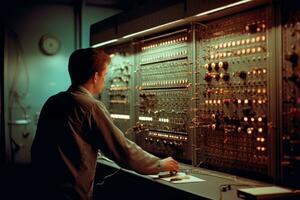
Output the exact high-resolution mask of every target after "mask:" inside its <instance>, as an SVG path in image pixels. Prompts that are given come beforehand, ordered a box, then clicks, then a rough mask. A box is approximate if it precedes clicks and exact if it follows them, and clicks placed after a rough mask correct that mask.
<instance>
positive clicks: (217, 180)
mask: <svg viewBox="0 0 300 200" xmlns="http://www.w3.org/2000/svg"><path fill="white" fill-rule="evenodd" d="M98 163H99V164H100V165H101V164H102V165H106V166H109V167H112V168H115V169H118V168H120V167H119V166H118V165H116V164H115V163H112V162H110V161H108V160H103V159H99V160H98ZM121 170H122V171H124V172H125V173H128V174H129V175H133V176H138V177H141V178H143V179H147V180H150V181H153V182H156V183H159V184H163V185H166V186H168V187H171V188H174V189H176V190H181V191H184V192H187V193H190V194H193V195H195V196H199V197H202V198H206V199H218V200H238V199H240V198H238V197H237V189H239V188H249V187H259V186H268V185H270V184H267V183H263V182H259V181H255V180H250V179H246V178H242V177H238V176H234V175H230V174H226V173H221V172H216V171H212V170H207V169H203V168H196V167H193V166H191V165H186V164H181V169H180V171H184V172H187V173H188V174H190V175H193V176H196V177H198V178H201V179H204V180H205V181H203V182H196V183H177V184H176V183H172V182H168V181H164V180H161V179H153V178H151V177H150V176H146V175H141V174H138V173H135V172H133V171H131V170H127V169H123V168H121ZM222 185H230V186H231V189H230V190H227V191H226V192H222V191H221V187H222Z"/></svg>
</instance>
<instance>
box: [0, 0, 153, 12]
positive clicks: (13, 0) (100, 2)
mask: <svg viewBox="0 0 300 200" xmlns="http://www.w3.org/2000/svg"><path fill="white" fill-rule="evenodd" d="M155 2H156V3H158V2H159V0H8V1H3V2H2V6H1V7H5V6H9V7H12V6H22V5H28V4H81V3H83V4H85V5H93V6H100V7H107V8H114V9H120V10H130V9H132V8H135V7H138V6H141V5H144V4H147V3H155Z"/></svg>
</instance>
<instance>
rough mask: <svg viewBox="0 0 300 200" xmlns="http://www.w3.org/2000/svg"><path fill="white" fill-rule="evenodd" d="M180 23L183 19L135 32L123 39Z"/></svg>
mask: <svg viewBox="0 0 300 200" xmlns="http://www.w3.org/2000/svg"><path fill="white" fill-rule="evenodd" d="M181 21H183V19H180V20H176V21H173V22H169V23H166V24H162V25H159V26H155V27H153V28H149V29H146V30H143V31H139V32H136V33H132V34H129V35H125V36H123V38H130V37H133V36H136V35H140V34H143V33H146V32H150V31H153V30H156V29H159V28H162V27H165V26H170V25H171V24H176V23H178V22H181Z"/></svg>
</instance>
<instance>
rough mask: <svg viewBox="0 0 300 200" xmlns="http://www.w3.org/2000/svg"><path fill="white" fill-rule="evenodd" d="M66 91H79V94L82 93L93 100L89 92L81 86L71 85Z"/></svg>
mask: <svg viewBox="0 0 300 200" xmlns="http://www.w3.org/2000/svg"><path fill="white" fill-rule="evenodd" d="M68 91H79V92H81V93H84V94H86V95H88V96H89V97H92V98H94V96H93V95H92V93H90V91H88V90H87V89H85V88H84V87H83V86H80V85H79V86H73V85H71V86H70V87H69V89H68Z"/></svg>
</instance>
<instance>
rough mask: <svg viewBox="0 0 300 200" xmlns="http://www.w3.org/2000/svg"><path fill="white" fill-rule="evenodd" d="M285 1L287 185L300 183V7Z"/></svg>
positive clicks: (284, 153)
mask: <svg viewBox="0 0 300 200" xmlns="http://www.w3.org/2000/svg"><path fill="white" fill-rule="evenodd" d="M296 2H297V1H291V2H289V3H290V4H287V3H286V4H285V5H284V6H285V9H284V10H285V12H284V15H283V23H282V26H283V29H282V44H283V47H282V48H283V52H282V53H283V55H282V58H283V59H282V62H283V64H282V122H283V123H282V132H281V135H280V136H281V138H280V140H281V145H282V146H281V148H282V153H281V163H280V164H281V173H282V180H283V182H284V183H285V184H286V185H293V186H296V187H299V186H300V183H299V180H300V171H299V169H300V61H299V56H300V6H299V3H296Z"/></svg>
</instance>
